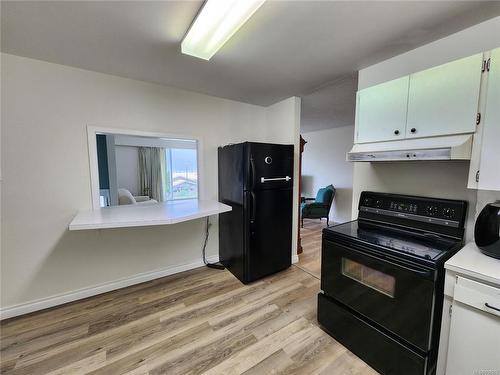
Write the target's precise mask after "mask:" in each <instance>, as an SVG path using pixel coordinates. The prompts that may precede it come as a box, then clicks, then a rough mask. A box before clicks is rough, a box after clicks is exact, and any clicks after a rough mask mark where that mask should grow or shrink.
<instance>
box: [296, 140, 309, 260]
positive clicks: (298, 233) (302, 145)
mask: <svg viewBox="0 0 500 375" xmlns="http://www.w3.org/2000/svg"><path fill="white" fill-rule="evenodd" d="M306 143H307V141H305V140H304V138H302V135H301V136H300V153H299V197H298V199H299V216H298V218H299V220H297V227H298V231H297V254H302V251H303V250H302V244H301V243H300V242H301V240H300V196H301V193H302V153H303V152H304V146H305V145H306Z"/></svg>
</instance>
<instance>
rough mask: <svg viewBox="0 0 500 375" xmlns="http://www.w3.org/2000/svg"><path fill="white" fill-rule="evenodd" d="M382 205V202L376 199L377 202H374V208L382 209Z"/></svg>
mask: <svg viewBox="0 0 500 375" xmlns="http://www.w3.org/2000/svg"><path fill="white" fill-rule="evenodd" d="M382 203H383V202H382V201H381V200H380V199H377V201H376V202H375V206H376V207H377V208H380V207H382Z"/></svg>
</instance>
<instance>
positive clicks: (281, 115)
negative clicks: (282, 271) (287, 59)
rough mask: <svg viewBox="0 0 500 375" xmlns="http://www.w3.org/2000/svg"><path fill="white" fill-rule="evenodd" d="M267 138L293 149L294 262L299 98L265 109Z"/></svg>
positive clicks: (295, 251)
mask: <svg viewBox="0 0 500 375" xmlns="http://www.w3.org/2000/svg"><path fill="white" fill-rule="evenodd" d="M266 123H267V137H268V138H269V139H275V140H279V139H286V140H287V141H286V143H288V144H292V143H293V145H294V146H295V147H294V171H293V175H294V180H293V190H294V197H295V199H294V201H293V220H292V226H293V238H292V254H293V256H294V262H296V261H297V260H298V258H297V255H296V254H297V239H298V223H299V197H298V194H299V193H298V191H299V179H298V178H297V176H298V175H299V157H300V155H299V152H300V150H299V147H300V98H297V97H292V98H288V99H285V100H283V101H281V102H278V103H276V104H273V105H271V106H269V107H267V111H266Z"/></svg>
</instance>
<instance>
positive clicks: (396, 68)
mask: <svg viewBox="0 0 500 375" xmlns="http://www.w3.org/2000/svg"><path fill="white" fill-rule="evenodd" d="M499 30H500V17H496V18H493V19H491V20H489V21H486V22H483V23H481V24H478V25H475V26H473V27H471V28H468V29H465V30H463V31H460V32H458V33H456V34H453V35H450V36H448V37H445V38H443V39H440V40H438V41H435V42H433V43H430V44H427V45H425V46H422V47H419V48H417V49H414V50H412V51H409V52H407V53H404V54H402V55H399V56H396V57H393V58H391V59H389V60H386V61H383V62H381V63H379V64H376V65H373V66H370V67H367V68H365V69H362V70H360V71H359V76H358V82H359V84H358V89H363V88H366V87H369V86H372V85H375V84H378V83H381V82H385V81H388V80H391V79H394V78H397V77H401V76H403V75H407V74H410V73H414V72H418V71H420V70H424V69H427V68H429V67H432V66H436V65H439V64H444V63H446V62H450V61H453V60H456V59H459V58H461V57H466V56H470V55H473V54H475V53H478V52H482V51H487V50H490V49H493V48H496V47H498V46H500V32H499ZM468 172H469V163H468V162H423V161H422V162H401V163H393V162H390V163H354V180H353V186H354V189H353V204H352V213H353V217H357V206H358V201H359V194H360V193H361V191H363V190H373V191H381V192H391V193H403V194H414V195H423V196H432V197H438V198H449V199H466V200H468V201H469V215H468V220H467V236H466V239H467V240H472V238H473V237H472V236H473V230H474V228H473V227H474V219H475V216H476V202H477V205H478V206H480V205H481V204H480V202H479V201H478V199H477V196H478V193H477V192H476V191H475V190H469V189H467V176H468ZM479 195H480V197H481V198H480V200H481V201H482V200H487V199H493V198H495V197H496V199H500V193H499V192H496V193H495V192H491V193H482V192H480V193H479ZM481 207H482V205H481Z"/></svg>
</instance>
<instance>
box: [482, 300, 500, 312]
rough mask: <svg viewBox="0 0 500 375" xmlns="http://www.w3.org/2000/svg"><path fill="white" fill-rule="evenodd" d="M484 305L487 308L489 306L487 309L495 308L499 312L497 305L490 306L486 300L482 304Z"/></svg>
mask: <svg viewBox="0 0 500 375" xmlns="http://www.w3.org/2000/svg"><path fill="white" fill-rule="evenodd" d="M484 306H486V307H487V308H489V309H492V310H496V311H498V312H500V309H499V308H498V307H495V306H491V305H490V304H489V303H488V302H486V303H485V304H484Z"/></svg>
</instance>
